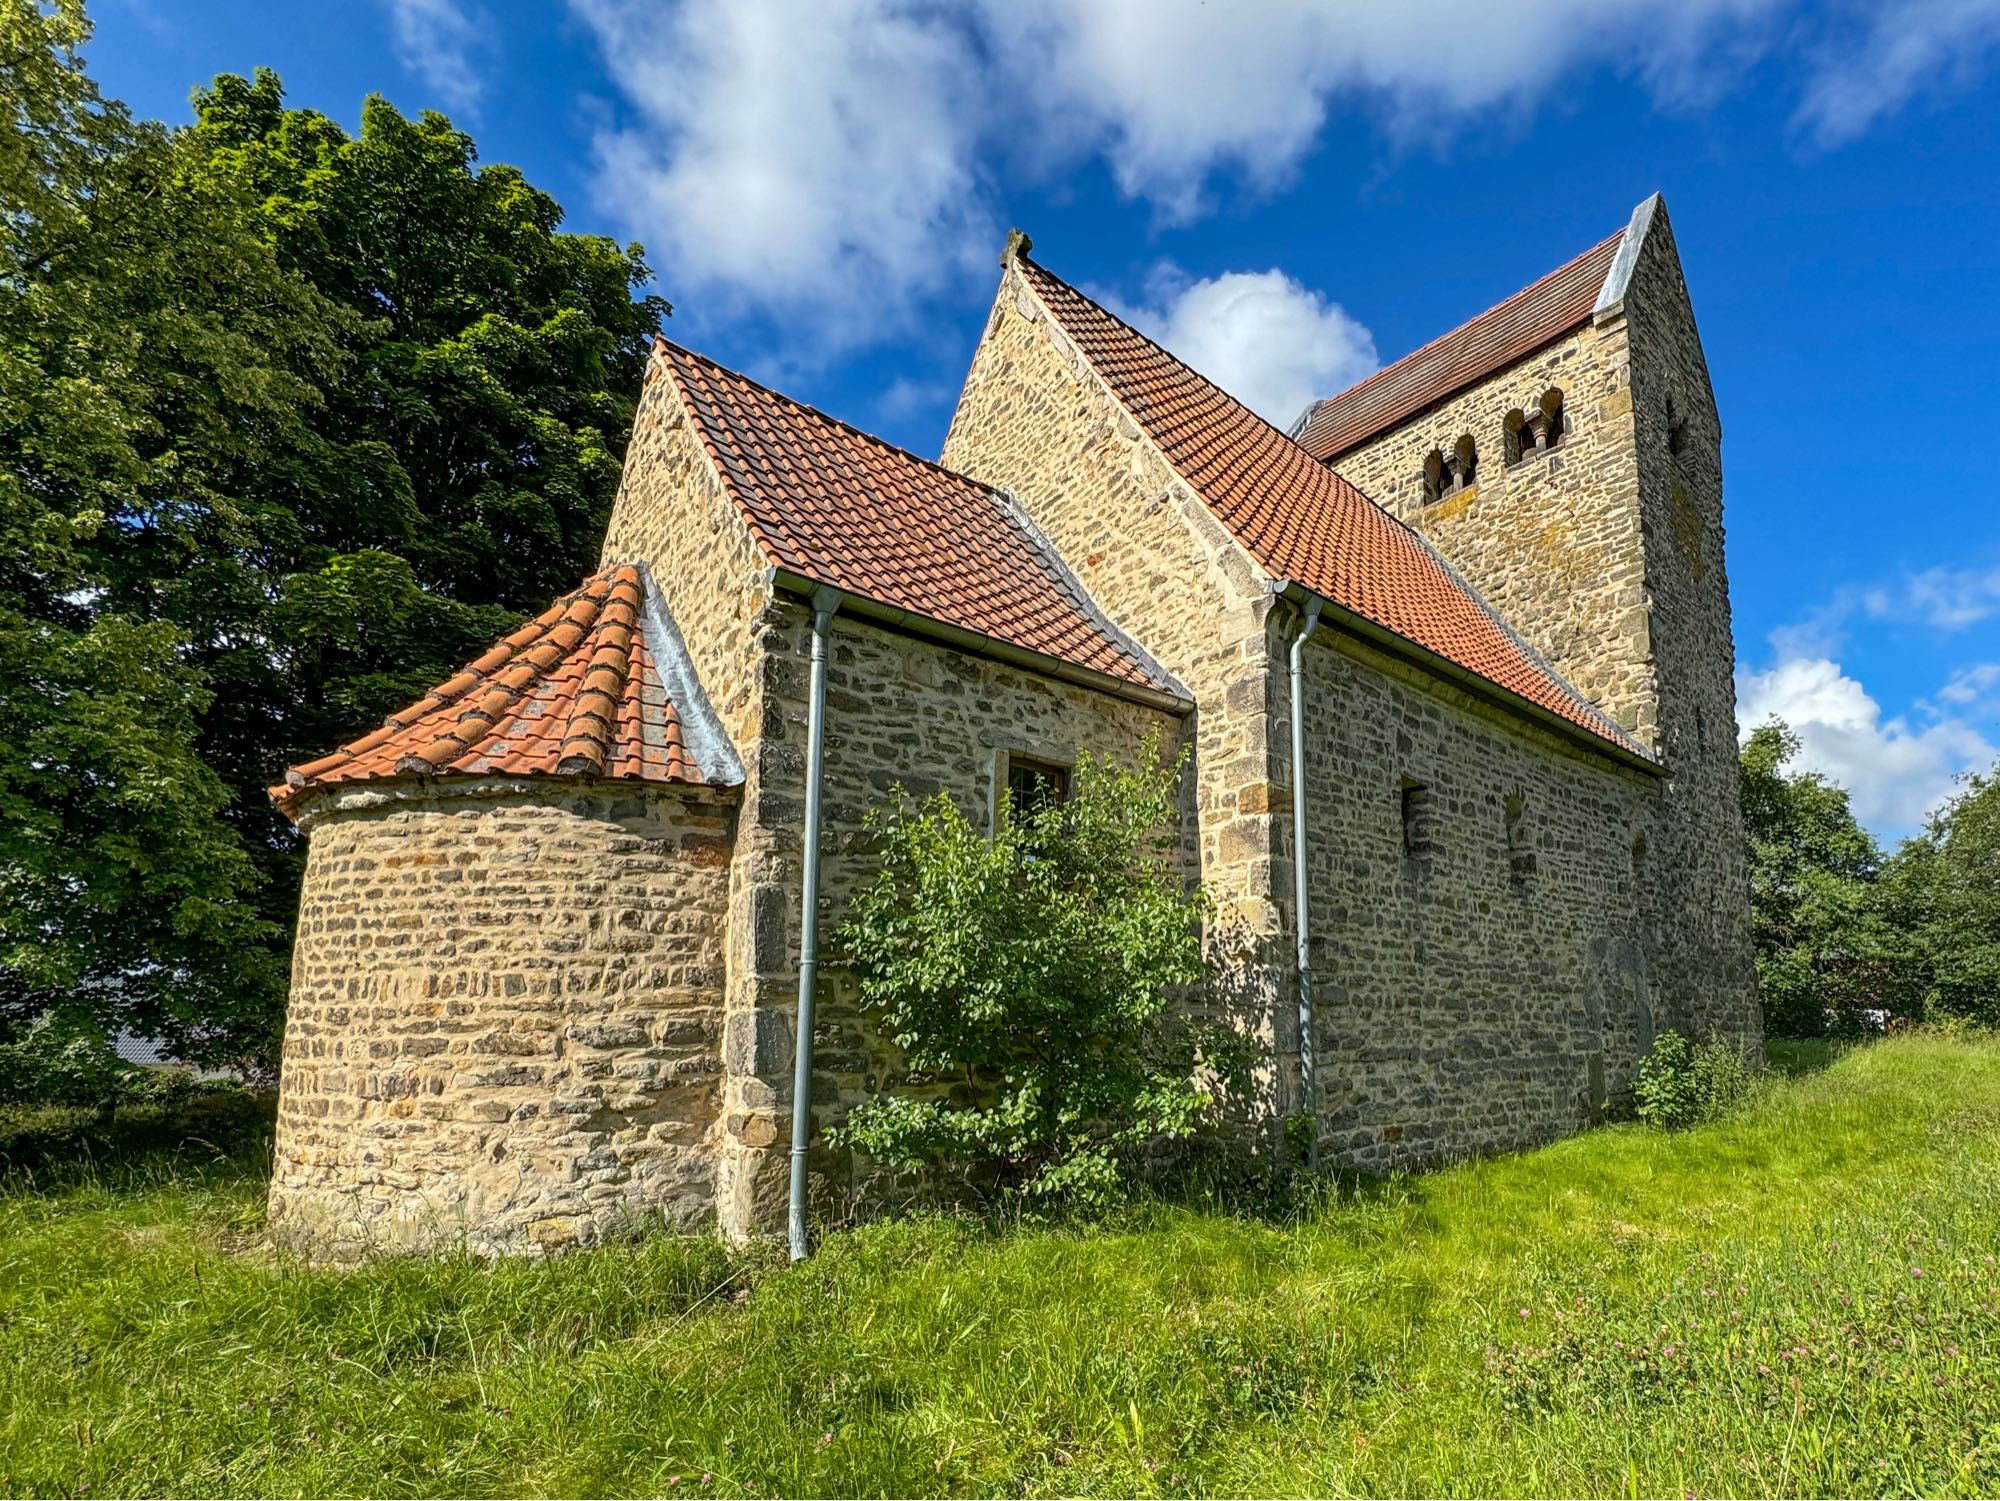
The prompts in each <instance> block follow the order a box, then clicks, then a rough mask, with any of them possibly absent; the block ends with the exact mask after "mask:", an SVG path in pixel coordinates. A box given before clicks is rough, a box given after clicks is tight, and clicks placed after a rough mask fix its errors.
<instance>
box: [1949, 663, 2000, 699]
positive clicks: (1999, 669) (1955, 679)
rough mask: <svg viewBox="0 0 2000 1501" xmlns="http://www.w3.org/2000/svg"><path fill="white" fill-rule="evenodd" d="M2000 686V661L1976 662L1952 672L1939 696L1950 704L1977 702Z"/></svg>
mask: <svg viewBox="0 0 2000 1501" xmlns="http://www.w3.org/2000/svg"><path fill="white" fill-rule="evenodd" d="M1996 688H2000V662H1975V663H1973V664H1972V665H1971V666H1970V667H1960V668H1957V669H1955V670H1954V671H1953V672H1952V675H1951V677H1950V678H1949V679H1947V680H1946V682H1945V685H1944V686H1943V687H1942V688H1940V689H1938V697H1939V698H1941V699H1943V700H1944V701H1945V702H1946V703H1948V704H1976V703H1979V702H1980V701H1981V700H1983V699H1984V698H1986V697H1987V696H1988V695H1989V694H1991V693H1992V692H1993V691H1994V689H1996Z"/></svg>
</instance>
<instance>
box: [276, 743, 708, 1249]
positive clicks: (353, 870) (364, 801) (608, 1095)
mask: <svg viewBox="0 0 2000 1501" xmlns="http://www.w3.org/2000/svg"><path fill="white" fill-rule="evenodd" d="M733 822H734V808H733V807H732V806H731V803H730V800H729V798H728V797H727V796H726V795H720V794H717V793H714V792H709V791H700V790H692V789H689V790H679V789H669V790H653V789H648V790H646V791H644V792H640V791H633V790H628V789H613V788H610V787H601V786H600V787H588V786H584V785H581V784H576V783H567V784H565V783H555V782H551V781H546V780H539V779H538V780H534V781H525V782H524V781H498V780H490V779H489V780H485V781H480V782H466V783H446V784H443V785H433V786H430V787H423V786H419V785H417V784H415V783H400V784H394V785H392V786H388V787H378V788H366V787H363V788H353V789H347V790H344V791H338V792H332V793H327V794H323V795H322V796H321V797H320V798H319V799H317V800H316V801H315V802H314V803H313V804H311V805H309V807H308V821H307V827H308V829H309V844H308V855H307V864H306V875H305V886H304V894H303V897H302V899H301V902H300V910H299V927H298V945H297V948H296V950H295V954H294V959H293V973H292V993H291V1006H290V1012H289V1016H288V1020H287V1025H286V1030H285V1047H284V1059H283V1079H282V1089H281V1095H280V1100H281V1105H280V1111H279V1117H278V1136H277V1151H276V1162H275V1166H274V1171H273V1176H272V1181H271V1226H272V1231H273V1233H274V1235H275V1236H276V1237H277V1238H278V1239H279V1240H280V1241H281V1242H283V1243H285V1244H288V1245H291V1246H293V1247H295V1248H298V1249H301V1250H304V1251H307V1252H309V1253H312V1254H315V1255H318V1256H324V1257H333V1258H338V1259H351V1258H354V1257H359V1256H363V1255H366V1254H369V1253H371V1252H376V1251H422V1250H428V1249H431V1248H434V1247H450V1246H454V1245H458V1244H461V1243H462V1244H464V1245H465V1246H467V1247H469V1248H470V1249H472V1250H473V1251H475V1252H477V1253H481V1254H494V1253H509V1252H534V1251H540V1250H545V1249H550V1248H554V1247H558V1246H567V1245H575V1244H587V1243H590V1242H593V1241H596V1240H599V1239H601V1238H602V1237H604V1236H605V1235H607V1234H612V1233H615V1232H617V1231H619V1230H621V1229H623V1228H625V1227H627V1226H629V1225H635V1224H638V1223H642V1222H650V1223H654V1224H658V1223H661V1222H664V1223H666V1224H668V1225H671V1226H675V1227H678V1228H682V1229H692V1228H706V1227H707V1226H708V1225H709V1224H711V1223H712V1221H713V1213H714V1191H713V1150H714V1142H715V1138H716V1135H717V1133H718V1130H719V1085H720V1078H719V1074H720V1065H721V1058H720V1034H721V1026H722V984H723V975H722V949H721V929H722V923H723V920H724V915H725V910H726V903H727V897H728V874H729V873H728V859H729V851H730V841H731V838H732V834H733Z"/></svg>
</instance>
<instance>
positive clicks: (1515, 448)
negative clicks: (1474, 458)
mask: <svg viewBox="0 0 2000 1501" xmlns="http://www.w3.org/2000/svg"><path fill="white" fill-rule="evenodd" d="M1567 431H1568V420H1567V418H1566V417H1565V415H1564V412H1563V393H1562V392H1561V391H1559V390H1558V389H1556V388H1555V387H1554V386H1550V387H1549V389H1548V390H1546V391H1544V392H1543V393H1542V398H1541V400H1540V401H1538V402H1536V403H1535V404H1534V405H1533V406H1532V407H1529V408H1527V409H1525V410H1523V409H1522V408H1520V407H1515V408H1514V410H1513V411H1511V412H1509V413H1508V414H1507V419H1506V421H1505V422H1504V423H1503V424H1502V434H1501V436H1502V440H1503V441H1502V446H1503V448H1504V450H1505V453H1506V457H1507V462H1508V463H1509V464H1518V463H1520V462H1521V461H1522V460H1523V459H1532V458H1533V457H1535V455H1536V454H1540V453H1547V452H1548V451H1549V450H1550V449H1551V448H1554V447H1556V446H1557V445H1559V444H1560V443H1561V442H1562V440H1563V436H1564V434H1565V433H1566V432H1567Z"/></svg>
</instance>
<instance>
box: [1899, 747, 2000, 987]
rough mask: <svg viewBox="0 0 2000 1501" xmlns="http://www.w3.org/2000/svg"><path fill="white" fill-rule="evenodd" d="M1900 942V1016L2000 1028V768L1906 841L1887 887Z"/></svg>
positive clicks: (1972, 780) (1968, 786) (1970, 782)
mask: <svg viewBox="0 0 2000 1501" xmlns="http://www.w3.org/2000/svg"><path fill="white" fill-rule="evenodd" d="M1882 887H1883V894H1884V899H1885V906H1886V909H1887V912H1888V916H1889V920H1890V922H1891V923H1892V925H1893V928H1894V931H1895V933H1896V934H1897V938H1898V946H1899V950H1900V954H1899V958H1900V962H1899V964H1898V966H1897V978H1898V989H1897V992H1896V1000H1897V1009H1898V1010H1899V1011H1902V1012H1904V1013H1906V1014H1909V1015H1914V1016H1928V1017H1932V1018H1937V1019H1942V1018H1945V1017H1963V1018H1966V1019H1968V1020H1971V1021H1974V1022H1978V1023H1980V1024H1983V1025H1985V1026H2000V766H1995V767H1994V768H1993V770H1992V771H1990V772H1989V773H1988V774H1986V775H1985V776H1980V775H1977V774H1975V775H1972V776H1969V777H1968V778H1966V782H1965V787H1964V790H1963V791H1961V792H1960V793H1958V794H1957V795H1956V796H1955V797H1953V798H1951V799H1949V800H1948V801H1947V802H1946V803H1945V804H1944V805H1943V806H1942V807H1940V808H1939V809H1938V810H1937V811H1936V812H1935V813H1933V814H1932V815H1931V818H1930V821H1929V823H1928V824H1927V826H1926V827H1925V829H1924V832H1923V833H1921V834H1919V835H1917V836H1916V837H1915V838H1913V839H1910V840H1906V841H1905V842H1904V844H1903V847H1902V848H1901V849H1899V850H1898V851H1897V852H1896V854H1895V856H1894V857H1893V858H1892V859H1891V860H1890V862H1889V865H1888V868H1887V869H1886V870H1885V871H1884V873H1883V879H1882Z"/></svg>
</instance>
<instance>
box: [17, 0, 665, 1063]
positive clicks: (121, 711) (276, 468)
mask: <svg viewBox="0 0 2000 1501" xmlns="http://www.w3.org/2000/svg"><path fill="white" fill-rule="evenodd" d="M88 36H89V26H88V22H87V20H86V18H85V15H84V13H83V10H82V7H81V4H80V0H56V3H52V4H47V5H43V4H38V3H36V0H0V716H4V722H5V724H6V725H7V726H8V731H7V733H5V734H4V735H0V818H4V821H5V826H4V828H0V907H4V911H0V1027H6V1026H11V1027H13V1028H14V1029H15V1030H16V1031H18V1030H19V1029H20V1028H21V1027H23V1026H24V1025H25V1023H26V1020H27V1019H29V1018H33V1017H38V1016H41V1015H42V1014H43V1013H45V1012H48V1011H50V1010H51V1009H52V1008H67V1009H68V1010H69V1011H73V1012H88V1013H90V1015H91V1017H93V1018H95V1020H94V1021H92V1022H91V1023H90V1024H92V1025H99V1026H102V1027H105V1028H107V1029H108V1028H112V1027H116V1026H132V1027H135V1028H138V1029H140V1030H144V1031H147V1032H150V1033H153V1034H155V1035H160V1036H162V1037H164V1038H166V1039H167V1040H168V1041H169V1042H170V1043H172V1044H174V1045H175V1047H176V1049H177V1050H178V1051H181V1052H182V1053H183V1054H184V1055H186V1056H191V1057H202V1058H220V1057H225V1056H232V1055H237V1054H243V1053H248V1054H252V1055H259V1056H262V1057H265V1058H268V1057H269V1056H270V1054H271V1050H272V1047H273V1044H274V1042H275V1039H276V1036H277V1029H278V1022H279V1017H280V1014H281V1010H282V972H283V968H284V956H285V950H286V947H287V940H288V933H289V927H290V922H291V917H292V913H293V911H294V910H295V906H296V900H297V878H298V867H299V858H298V854H299V852H298V845H297V841H296V839H295V838H294V837H293V835H292V833H291V831H290V830H289V829H288V828H287V827H286V825H285V824H284V823H283V821H282V820H281V819H279V818H278V817H277V816H276V815H275V814H274V813H273V812H272V810H271V809H270V807H269V805H268V802H267V800H266V798H265V796H264V788H265V786H266V785H267V784H268V783H269V782H270V781H271V779H272V778H273V776H274V775H275V774H276V773H277V772H278V770H279V769H280V768H282V767H283V766H284V765H285V764H286V763H287V762H288V761H293V760H298V759H303V758H307V757H310V756H314V755H317V754H319V753H321V752H323V751H325V750H326V749H328V748H330V747H331V746H332V745H334V744H336V743H337V742H338V741H340V740H341V739H344V738H346V737H348V736H351V735H353V734H355V733H357V732H359V731H361V730H363V729H365V728H366V727H368V725H369V724H371V723H372V722H374V721H375V720H378V719H379V718H380V717H381V716H382V715H383V714H384V713H387V712H389V711H391V710H393V709H395V708H397V707H399V706H400V705H402V704H403V703H406V702H408V701H409V700H410V699H411V698H413V697H415V696H417V695H418V694H419V693H421V691H422V690H423V689H424V688H426V687H428V686H429V685H430V684H431V683H433V682H435V681H436V680H437V679H438V678H440V677H442V676H444V675H446V674H448V673H449V672H450V671H451V670H453V669H454V668H455V667H456V666H457V665H458V664H459V663H460V662H462V661H463V660H464V659H465V658H466V657H467V656H469V655H471V654H472V653H473V652H474V651H476V650H477V649H478V648H479V647H481V646H483V645H484V644H485V643H486V642H487V641H488V640H490V639H491V637H492V636H494V635H495V634H498V633H499V632H500V631H502V630H504V629H506V628H508V627H510V626H511V625H512V624H514V623H515V622H516V621H517V620H518V619H519V617H520V616H521V615H522V614H524V613H526V612H529V611H532V610H537V609H540V608H542V607H543V606H545V605H546V603H547V601H548V599H549V598H550V597H551V596H552V595H554V594H556V593H558V592H560V591H561V590H562V589H564V588H567V587H569V586H571V585H572V584H574V582H575V581H576V579H577V578H578V577H579V576H580V575H581V574H582V573H584V572H585V571H586V570H587V569H588V567H589V566H590V565H591V564H592V563H593V561H594V559H595V555H596V551H597V548H598V545H599V541H600V538H601V532H602V527H603V524H604V520H605V517H606V515H607V513H608V509H609V506H610V502H611V498H612V495H613V492H614V490H615V487H616V483H617V473H618V459H619V456H620V454H621V453H622V451H623V448H624V444H625V440H626V436H627V433H628V431H629V427H630V422H631V416H632V409H633V402H634V398H635V395H636V391H637V387H638V384H639V378H640V373H641V369H642V365H643V361H644V358H645V349H646V343H647V339H648V336H649V335H650V334H651V333H652V332H653V331H654V330H655V329H656V328H657V326H658V324H659V320H660V318H661V316H662V315H663V314H664V312H665V304H664V303H662V302H660V301H659V300H658V299H656V298H647V297H640V298H637V299H635V298H634V296H633V292H634V289H635V288H636V287H638V286H639V285H641V284H642V283H643V282H644V281H645V280H646V279H647V276H648V273H647V271H646V268H645V266H644V264H643V262H642V261H641V259H640V252H639V251H638V249H637V247H619V246H617V245H615V244H612V243H611V242H609V241H607V240H603V239H601V238H597V237H593V236H585V235H573V234H565V233H562V232H560V230H559V225H560V221H561V212H560V209H559V208H558V207H557V205H556V204H555V202H554V201H553V200H552V199H551V198H549V197H548V195H546V194H544V193H541V192H538V191H537V190H536V189H534V188H533V187H531V186H530V185H529V184H527V183H526V182H525V181H523V179H522V178H521V175H520V174H519V173H518V172H516V171H514V170H513V169H511V168H507V167H488V168H484V169H480V168H478V167H477V166H476V165H475V157H474V152H473V147H472V142H471V141H470V139H469V138H468V137H467V136H465V135H464V134H463V133H462V132H459V131H456V130H454V129H453V128H452V127H451V125H450V123H449V122H448V121H446V120H445V119H444V118H443V117H441V116H437V115H429V114H426V115H424V116H422V117H421V118H419V119H417V120H414V121H413V120H407V119H405V118H403V117H402V116H401V115H399V114H397V113H396V111H395V110H394V109H392V108H391V107H390V106H388V105H387V104H386V103H384V102H383V101H381V100H379V99H371V100H370V101H369V102H368V103H367V105H366V106H365V107H364V111H363V118H362V127H361V131H360V133H359V135H358V136H352V137H350V136H349V135H348V134H346V133H345V132H344V131H342V130H341V129H340V127H339V126H337V125H336V124H335V123H334V122H332V121H331V120H329V119H327V118H326V117H325V116H323V115H319V114H316V113H314V112H312V111H303V110H290V109H287V108H285V106H284V102H283V96H282V91H281V89H280V87H279V84H278V80H277V78H276V77H275V76H274V75H272V74H269V73H263V72H260V73H259V74H258V75H257V76H256V77H255V78H254V79H250V80H246V79H242V78H237V77H233V76H224V77H221V78H218V79H217V80H216V81H215V82H214V84H213V86H212V87H210V88H208V89H206V90H203V91H202V92H201V93H200V94H199V95H198V98H197V109H198V116H199V118H198V121H197V123H196V124H194V125H193V126H190V127H186V128H182V129H174V130H170V129H168V128H166V127H164V126H162V125H159V124H157V123H151V122H143V121H134V120H133V119H132V118H131V117H130V115H129V114H128V112H127V111H126V110H125V109H124V108H123V107H122V106H120V105H119V104H117V103H116V102H115V101H110V100H106V99H104V98H103V97H102V96H101V95H100V93H99V91H98V90H97V89H96V87H95V86H94V85H93V84H92V83H91V81H90V79H89V77H88V75H87V73H86V72H85V70H84V68H83V65H82V61H81V58H80V54H79V49H80V48H81V47H82V45H83V43H84V42H85V41H86V40H87V38H88ZM9 1019H11V1020H9ZM81 1024H82V1023H81V1022H79V1025H81Z"/></svg>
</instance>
